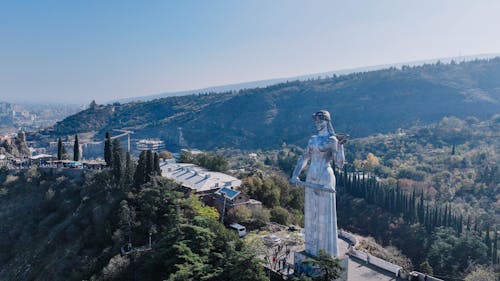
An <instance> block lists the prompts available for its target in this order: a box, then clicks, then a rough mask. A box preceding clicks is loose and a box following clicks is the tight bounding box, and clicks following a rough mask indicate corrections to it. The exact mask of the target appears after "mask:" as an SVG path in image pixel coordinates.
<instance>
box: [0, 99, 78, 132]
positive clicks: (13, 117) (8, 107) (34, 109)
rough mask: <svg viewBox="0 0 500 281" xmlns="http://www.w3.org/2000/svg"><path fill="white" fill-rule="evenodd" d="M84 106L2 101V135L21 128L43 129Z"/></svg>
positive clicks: (0, 112)
mask: <svg viewBox="0 0 500 281" xmlns="http://www.w3.org/2000/svg"><path fill="white" fill-rule="evenodd" d="M84 108H85V106H84V105H75V104H14V103H8V102H0V135H6V134H11V133H16V132H17V131H18V130H19V129H24V130H25V131H34V130H39V129H43V128H46V127H49V126H52V125H54V124H55V123H56V122H57V121H61V120H62V119H64V118H65V117H66V116H69V115H72V114H74V113H76V112H78V111H80V110H82V109H84Z"/></svg>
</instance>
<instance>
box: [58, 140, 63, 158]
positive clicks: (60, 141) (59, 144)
mask: <svg viewBox="0 0 500 281" xmlns="http://www.w3.org/2000/svg"><path fill="white" fill-rule="evenodd" d="M62 159H63V143H62V140H61V138H59V139H58V140H57V160H62Z"/></svg>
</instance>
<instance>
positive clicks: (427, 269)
mask: <svg viewBox="0 0 500 281" xmlns="http://www.w3.org/2000/svg"><path fill="white" fill-rule="evenodd" d="M419 269H420V272H422V273H424V274H427V275H433V274H434V271H433V270H432V266H431V265H430V264H429V262H428V261H427V260H425V261H424V262H423V263H421V264H420V266H419Z"/></svg>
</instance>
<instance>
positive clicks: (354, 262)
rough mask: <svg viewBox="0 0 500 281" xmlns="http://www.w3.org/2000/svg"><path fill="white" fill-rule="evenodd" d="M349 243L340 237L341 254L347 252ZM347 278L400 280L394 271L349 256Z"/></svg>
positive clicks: (376, 280)
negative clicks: (381, 268)
mask: <svg viewBox="0 0 500 281" xmlns="http://www.w3.org/2000/svg"><path fill="white" fill-rule="evenodd" d="M347 246H348V243H347V242H346V241H344V240H343V239H339V252H340V254H341V255H345V254H346V253H347ZM347 280H349V281H351V280H352V281H364V280H367V281H368V280H370V281H371V280H375V281H399V280H402V279H400V278H397V277H396V276H395V275H394V274H393V273H390V272H387V271H385V270H380V269H378V268H376V267H374V266H372V265H367V264H366V263H365V262H363V261H360V260H358V259H356V258H351V257H349V269H348V271H347Z"/></svg>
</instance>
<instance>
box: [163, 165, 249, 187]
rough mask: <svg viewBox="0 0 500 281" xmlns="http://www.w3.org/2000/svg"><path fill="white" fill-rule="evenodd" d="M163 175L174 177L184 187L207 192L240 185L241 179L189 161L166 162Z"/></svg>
mask: <svg viewBox="0 0 500 281" xmlns="http://www.w3.org/2000/svg"><path fill="white" fill-rule="evenodd" d="M161 170H162V176H164V177H166V178H169V179H172V180H174V181H176V182H177V183H179V184H181V185H182V186H184V187H187V188H190V189H193V190H195V192H205V191H209V190H213V189H221V188H222V187H227V188H228V189H231V187H233V188H234V187H239V186H240V185H241V180H239V179H237V178H235V177H233V176H230V175H226V174H224V173H219V172H211V171H209V170H207V169H205V168H202V167H199V166H196V165H194V164H189V163H164V164H163V165H162V166H161Z"/></svg>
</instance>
